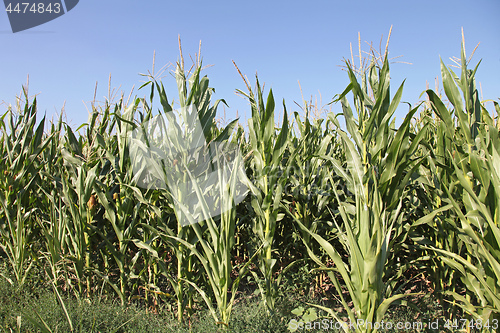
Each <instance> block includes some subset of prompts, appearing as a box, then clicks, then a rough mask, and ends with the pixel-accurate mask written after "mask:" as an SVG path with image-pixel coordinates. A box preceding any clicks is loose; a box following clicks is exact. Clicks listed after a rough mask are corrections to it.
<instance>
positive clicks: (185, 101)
mask: <svg viewBox="0 0 500 333" xmlns="http://www.w3.org/2000/svg"><path fill="white" fill-rule="evenodd" d="M368 60H369V61H370V62H369V64H368V65H367V66H365V67H364V68H357V67H355V66H354V64H353V63H352V62H351V61H346V72H347V75H348V79H349V84H348V86H347V87H346V88H345V90H344V91H343V92H341V93H340V94H338V95H336V96H335V97H334V100H333V102H332V103H333V106H338V105H340V106H341V110H342V112H341V113H339V114H335V113H334V112H329V113H328V114H327V115H326V116H325V117H323V118H318V117H312V116H311V115H312V114H313V112H314V111H315V110H314V109H315V105H313V104H311V103H306V102H305V103H304V105H303V107H302V111H304V112H303V114H300V113H299V112H293V113H288V112H287V106H286V105H285V102H284V101H283V105H282V107H281V106H279V105H277V104H276V103H275V97H274V95H273V92H272V90H269V91H267V92H266V91H265V90H264V88H263V86H262V85H261V84H260V82H259V79H258V78H256V79H255V84H254V88H252V82H251V80H248V79H247V78H246V76H244V75H243V74H241V73H240V75H241V76H242V79H243V82H242V83H243V85H244V89H241V90H239V89H238V90H237V92H238V93H239V94H240V95H241V96H243V97H244V98H246V99H247V100H248V102H249V106H250V109H251V115H252V116H251V118H250V119H249V121H248V124H247V126H242V125H240V124H239V123H238V121H237V120H234V121H232V122H230V123H229V124H227V125H226V126H221V125H220V123H218V122H217V118H216V117H217V110H218V107H219V106H220V105H221V103H222V104H224V103H225V101H224V100H213V98H212V94H213V93H214V89H213V88H212V87H210V85H209V79H208V77H206V76H202V74H201V71H202V65H201V61H197V62H196V63H195V64H194V65H193V67H192V68H191V69H190V70H186V69H185V68H184V60H183V59H182V53H181V59H180V60H179V61H178V63H177V65H176V69H175V71H174V76H175V80H176V83H177V87H178V92H177V93H176V95H175V100H176V103H177V104H175V103H173V102H172V101H173V99H174V98H173V97H170V96H167V92H166V91H165V88H164V86H163V84H162V82H161V81H159V80H156V79H155V78H154V77H153V76H149V77H148V80H149V81H148V82H147V83H145V84H144V85H143V86H142V87H141V89H142V90H141V91H146V96H147V97H144V98H135V99H133V100H132V101H131V102H129V103H127V102H126V101H125V100H124V99H123V98H121V99H120V100H119V101H117V102H112V101H107V102H105V103H104V104H103V105H93V108H92V110H91V113H90V115H89V119H88V122H87V123H86V124H83V125H81V126H80V127H79V128H77V129H75V128H71V127H70V126H69V125H68V124H66V123H65V122H64V121H63V117H62V115H61V117H60V118H59V119H58V120H56V121H52V122H49V121H47V119H45V118H42V119H40V116H39V114H38V113H37V100H36V98H34V99H31V100H30V98H29V95H28V92H27V91H26V90H25V91H24V96H21V98H20V99H19V103H18V105H15V106H11V107H9V109H8V111H7V112H6V113H5V114H3V115H2V117H1V119H0V127H1V139H0V158H1V163H0V205H1V206H0V263H1V264H2V265H3V266H4V267H5V268H6V269H5V270H3V271H2V272H3V273H2V276H1V277H0V278H2V279H6V280H7V281H8V282H9V283H10V284H11V285H13V286H14V287H16V288H23V286H24V285H25V283H26V279H27V277H28V276H29V274H30V271H31V270H33V269H34V268H35V267H36V268H37V269H40V270H41V271H43V272H44V274H45V275H44V276H40V279H42V280H43V281H46V283H48V284H49V285H51V286H53V288H54V290H55V292H56V293H57V295H59V294H60V293H65V294H69V295H72V296H74V297H76V298H78V299H86V298H89V297H91V296H93V295H101V296H105V297H109V298H115V299H119V301H120V303H121V304H122V305H123V306H125V305H127V304H129V303H130V302H133V301H134V302H135V301H140V302H142V303H143V304H146V305H147V306H149V307H151V308H155V307H159V306H160V305H161V306H162V307H163V308H168V309H170V310H169V311H171V312H172V313H173V314H174V315H175V317H176V318H177V320H178V321H180V322H183V321H187V320H190V318H191V317H192V316H194V315H195V314H196V313H197V311H199V310H200V309H208V310H209V312H210V314H211V316H212V317H213V320H214V321H215V322H216V323H217V324H218V325H219V326H220V328H221V330H228V329H230V328H231V311H232V308H233V305H234V304H235V302H236V300H237V299H238V298H239V297H244V296H242V295H243V294H244V292H242V291H241V290H242V289H246V290H247V289H248V288H253V290H255V291H256V294H258V297H259V298H260V302H261V303H262V305H263V306H265V308H266V309H267V311H268V312H269V313H270V314H273V312H274V310H275V305H276V302H277V301H279V299H280V297H282V296H283V292H282V291H281V286H282V284H283V279H284V278H286V277H287V275H288V274H289V273H290V272H292V271H294V270H296V269H297V267H299V266H301V265H303V264H304V263H305V262H309V263H311V265H312V266H311V267H314V269H312V270H311V271H310V272H309V274H310V276H311V279H312V285H313V287H315V288H319V289H321V288H322V287H324V286H325V285H329V286H331V288H330V289H327V290H326V291H325V290H323V291H321V292H322V293H323V294H324V295H325V296H326V297H327V298H328V299H329V300H330V301H331V303H325V304H331V305H330V306H327V305H325V304H311V306H313V307H316V308H318V311H323V313H325V315H326V316H328V317H329V318H332V319H333V320H335V321H338V322H340V323H345V322H346V318H347V320H348V321H350V322H352V323H356V322H364V324H362V325H356V326H354V327H346V326H343V327H344V330H345V331H346V332H348V331H355V332H376V331H377V328H376V327H373V325H368V323H376V322H381V321H382V320H383V319H384V316H385V314H386V312H387V310H388V309H389V307H390V306H391V305H397V304H406V303H405V302H409V301H410V300H409V299H410V298H413V299H418V296H419V295H421V294H422V293H424V292H429V293H430V292H432V293H433V294H435V295H436V297H437V298H438V300H439V302H440V304H441V305H442V306H443V308H444V309H445V316H446V318H448V319H450V320H451V321H452V320H453V319H455V318H456V315H457V313H462V314H463V316H464V318H467V320H468V323H472V325H473V326H470V327H469V331H484V332H497V331H498V324H499V323H498V321H499V320H500V282H499V281H500V137H499V130H500V120H499V119H500V118H499V115H500V106H499V104H498V103H497V102H493V104H494V108H495V110H494V111H495V112H496V115H492V114H491V113H490V112H489V111H488V110H487V109H486V106H485V102H483V101H481V100H480V99H479V93H478V90H477V87H476V81H475V74H476V70H477V68H478V67H477V66H475V67H473V69H470V64H469V61H470V60H468V59H467V57H466V54H465V46H464V43H463V44H462V54H461V60H460V62H459V64H460V66H458V67H457V68H458V70H457V69H454V70H455V71H454V70H452V69H451V68H450V67H447V66H446V65H445V64H444V63H443V62H442V61H441V82H442V87H443V90H444V94H441V93H442V92H440V91H435V90H431V89H428V90H426V91H425V94H424V95H423V96H425V101H423V102H421V103H420V104H418V105H412V106H409V109H408V112H407V114H406V116H405V118H404V119H403V120H402V122H401V125H399V126H396V125H395V117H394V114H395V112H396V109H397V108H398V107H399V106H400V105H401V104H402V103H401V97H402V93H403V89H404V83H398V89H397V90H396V92H395V93H392V94H391V83H390V72H389V60H388V58H387V52H386V54H385V55H384V56H383V57H379V58H377V57H375V56H373V58H372V59H368ZM236 69H237V67H236ZM237 70H238V72H239V69H237ZM21 101H22V102H21ZM157 101H159V105H156V103H157ZM188 107H194V108H191V110H195V111H196V114H195V118H196V120H199V123H200V124H201V129H202V133H203V136H204V138H205V141H206V143H207V144H215V143H217V144H220V145H222V144H230V145H232V146H233V147H237V148H238V150H239V152H240V153H241V155H235V156H232V157H235V159H236V160H237V161H235V163H240V164H241V165H242V168H234V169H233V170H232V172H231V173H230V175H229V176H228V179H227V182H226V183H225V184H226V185H227V186H226V187H225V188H222V186H220V192H221V193H222V192H224V191H229V192H230V193H233V192H234V190H235V186H236V184H237V182H241V183H242V184H245V186H246V187H247V188H248V191H247V195H246V197H245V198H244V199H243V200H242V201H241V202H239V203H237V204H236V203H234V204H231V202H227V200H223V199H221V201H220V202H218V203H217V204H219V205H222V206H223V209H221V212H220V213H219V214H218V215H213V214H212V215H211V214H209V211H208V210H209V209H210V208H211V207H210V205H211V204H210V203H209V202H206V200H205V199H204V197H203V195H202V191H203V189H202V188H201V187H200V186H197V185H196V182H194V184H195V185H194V189H193V190H192V191H191V192H192V193H191V192H190V193H187V194H186V193H185V192H182V191H181V189H182V186H183V184H185V182H186V181H189V179H192V178H189V177H192V174H191V171H192V170H193V169H192V168H191V167H190V166H189V165H191V164H190V163H191V162H192V161H190V160H189V159H190V158H193V156H191V157H189V156H188V157H186V156H178V157H176V158H175V159H173V158H172V159H171V160H168V161H167V160H165V161H164V163H163V167H167V166H168V167H169V168H171V170H174V169H175V170H177V171H175V172H177V173H175V177H172V178H175V179H174V180H176V181H172V182H169V186H164V187H161V186H160V187H147V186H139V183H138V177H137V175H136V173H134V163H136V161H135V160H134V158H133V157H134V155H133V153H134V151H133V149H132V145H131V139H130V133H131V132H133V131H134V130H140V129H141V128H144V126H145V124H146V123H148V122H151V121H152V119H153V118H154V117H155V116H156V115H166V116H168V115H169V114H170V113H172V112H173V110H175V109H186V108H188ZM280 110H281V111H282V112H281V113H280V114H282V115H283V117H282V119H281V118H280V119H279V120H278V122H279V124H280V126H278V125H277V120H276V117H275V111H278V112H279V111H280ZM278 112H276V114H278ZM173 141H175V140H173ZM173 144H177V145H178V144H180V143H179V142H173ZM238 156H239V157H238ZM223 157H224V156H222V155H219V154H217V155H216V156H213V157H212V158H214V159H216V160H218V161H219V159H221V158H223ZM227 158H228V159H229V156H227ZM219 162H220V161H219ZM153 164H154V163H153ZM158 166H159V167H158V168H159V169H161V163H159V164H158ZM182 168H184V171H187V172H182V171H183V170H182ZM172 172H173V171H172ZM231 191H233V192H231ZM229 192H228V193H229ZM224 193H225V192H224ZM189 196H194V197H195V198H197V199H199V200H200V206H199V214H198V215H199V218H198V220H196V221H194V220H193V221H192V220H189V223H183V222H182V221H183V219H186V218H188V217H189V216H191V215H190V214H191V213H192V211H191V210H190V209H191V208H190V207H188V206H187V204H183V203H185V202H186V201H187V200H190V199H189V198H188V197H189ZM223 197H224V196H221V198H223ZM417 281H424V282H425V283H427V285H428V289H427V291H422V290H420V291H418V290H416V289H415V288H414V287H415V285H416V284H417ZM298 288H299V287H298ZM297 292H299V291H298V290H297ZM333 303H337V305H336V306H334V305H332V304H333ZM338 305H340V308H341V310H339V307H338ZM63 306H64V305H63ZM474 325H475V326H474Z"/></svg>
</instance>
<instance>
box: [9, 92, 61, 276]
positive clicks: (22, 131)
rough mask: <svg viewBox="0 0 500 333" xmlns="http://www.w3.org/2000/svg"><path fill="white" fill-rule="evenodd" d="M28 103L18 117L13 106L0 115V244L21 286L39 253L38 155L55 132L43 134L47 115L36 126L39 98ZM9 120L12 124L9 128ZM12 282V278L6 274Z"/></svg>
mask: <svg viewBox="0 0 500 333" xmlns="http://www.w3.org/2000/svg"><path fill="white" fill-rule="evenodd" d="M24 95H25V98H26V103H25V106H24V109H23V110H20V107H18V108H19V111H20V113H19V114H18V115H17V117H15V116H14V112H13V111H12V109H11V108H9V110H8V111H7V112H6V113H5V114H4V115H3V116H2V117H1V120H0V126H1V131H2V138H1V142H0V143H1V149H2V151H1V159H2V160H1V163H0V164H1V167H0V170H1V173H2V181H1V185H0V186H1V198H0V208H1V210H0V248H1V249H2V250H3V252H4V253H5V255H6V256H7V258H8V263H9V265H10V266H11V268H12V272H13V273H14V278H15V280H16V283H17V285H18V286H22V285H23V283H24V281H25V279H26V276H27V274H28V273H29V271H30V269H31V267H32V265H33V259H34V258H36V253H34V252H32V250H31V248H32V246H33V242H34V239H35V238H36V228H35V227H34V226H35V225H36V222H35V217H34V213H35V211H36V205H35V202H36V199H37V198H36V195H34V194H35V193H36V184H37V182H38V181H39V180H40V174H39V170H40V168H41V165H42V163H40V161H39V155H40V154H41V152H42V151H43V150H44V149H45V147H46V146H47V145H48V144H49V143H50V141H51V139H52V136H46V137H44V135H43V129H44V124H45V118H43V119H42V120H41V121H40V123H39V124H38V127H36V128H35V126H36V108H37V104H36V99H34V100H33V103H31V104H30V103H29V101H28V94H27V91H26V90H24ZM6 122H7V123H8V125H9V127H8V128H7V126H6V125H7V124H6ZM7 279H8V280H9V281H10V282H11V283H12V280H11V279H10V278H8V277H7Z"/></svg>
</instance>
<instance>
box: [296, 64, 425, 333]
mask: <svg viewBox="0 0 500 333" xmlns="http://www.w3.org/2000/svg"><path fill="white" fill-rule="evenodd" d="M348 74H349V78H350V81H351V82H350V84H349V85H348V87H347V88H346V89H345V91H344V92H343V93H342V94H341V95H340V96H339V97H338V98H337V99H336V100H337V101H341V103H342V108H343V116H344V119H345V122H346V128H347V131H348V133H346V132H344V131H343V130H341V129H340V126H339V125H338V122H337V126H338V127H339V129H338V130H337V132H338V135H339V136H340V138H341V141H342V143H343V146H344V151H345V157H346V161H345V164H344V163H342V162H341V161H339V160H337V159H336V158H335V157H334V156H328V155H326V156H324V158H325V159H327V160H328V161H329V162H331V165H332V168H333V170H334V172H335V173H336V174H338V175H339V176H341V177H342V178H343V180H344V181H345V183H346V187H347V193H351V194H352V196H353V201H354V202H350V201H344V200H341V197H340V194H339V193H338V191H334V194H335V197H336V199H337V203H338V205H339V206H338V207H339V208H338V209H339V215H340V218H341V220H342V222H343V224H342V225H340V224H338V222H335V223H336V229H337V230H338V233H339V236H338V237H339V241H340V242H341V244H342V246H343V250H344V251H345V252H347V253H348V255H349V261H348V263H345V262H344V261H343V260H342V257H341V252H339V250H340V249H337V248H334V247H333V246H332V244H331V243H330V242H328V241H326V240H325V239H324V238H323V237H322V236H320V235H319V234H317V233H314V232H312V231H310V230H309V229H308V228H306V226H305V225H303V224H302V223H301V222H300V221H297V223H298V225H299V226H300V227H301V228H302V229H303V230H304V231H305V232H307V233H309V234H310V235H311V237H312V238H313V239H315V241H317V242H318V243H319V245H320V246H321V247H322V249H323V250H324V251H325V252H326V253H327V254H328V256H329V257H330V258H331V260H332V261H333V263H334V264H335V267H334V268H333V269H328V268H327V266H326V264H325V263H324V262H322V261H321V260H320V259H319V258H318V257H317V256H316V255H315V254H314V253H313V252H312V251H311V250H310V247H309V244H307V243H306V244H305V245H306V247H307V248H308V252H309V254H310V255H311V257H312V258H313V259H314V260H315V261H316V262H317V263H318V264H319V265H320V267H321V268H323V269H325V270H328V273H329V277H330V278H331V280H332V282H333V283H334V285H335V288H336V290H337V293H338V296H339V297H340V300H341V302H342V304H343V306H344V309H345V311H346V312H347V315H348V317H349V319H350V321H351V322H352V323H358V324H360V325H355V326H354V328H355V331H357V332H374V331H376V330H377V329H376V327H375V326H374V325H373V323H376V322H380V321H381V320H382V319H383V317H384V314H385V312H386V310H387V308H388V307H389V306H390V304H391V303H393V302H394V301H396V300H398V299H401V298H403V297H405V295H404V294H391V290H390V289H389V288H388V287H387V284H386V282H387V281H388V280H390V279H391V278H392V277H393V275H395V274H396V273H397V270H398V267H394V266H393V267H390V266H387V263H388V262H389V257H390V256H391V253H390V249H391V247H392V246H393V243H394V241H393V240H394V239H397V236H398V234H397V233H398V232H401V231H400V230H401V229H400V226H401V225H402V221H403V220H404V212H403V210H402V206H403V198H405V196H406V193H407V184H408V183H409V182H410V180H411V177H413V176H414V174H415V172H416V170H418V166H419V164H420V163H421V162H422V158H413V155H414V153H415V152H416V150H417V149H418V146H419V142H420V140H421V138H422V133H424V132H421V133H419V134H417V135H416V136H412V135H411V134H410V133H409V129H410V120H411V118H412V116H413V114H414V113H415V112H416V110H417V108H413V109H412V110H410V112H409V113H408V114H407V116H406V118H405V119H404V121H403V123H402V125H401V126H400V127H399V128H398V129H397V130H395V129H394V125H393V122H392V121H391V117H392V115H393V114H394V112H395V110H396V108H397V106H398V105H399V101H400V99H401V94H402V90H403V85H401V86H400V87H399V89H398V91H397V92H396V94H395V95H394V98H393V99H392V101H391V99H390V89H389V64H388V60H387V57H386V58H385V59H384V62H383V66H382V68H379V69H378V75H377V67H376V65H375V62H372V65H371V66H370V68H369V76H368V79H366V76H365V77H364V79H363V81H362V84H361V85H360V84H359V83H358V81H357V78H356V76H355V74H354V72H353V70H352V69H351V67H350V65H349V64H348ZM368 87H370V88H371V91H372V93H373V96H374V97H373V100H372V99H370V98H369V95H368ZM348 92H352V93H353V99H354V103H355V106H356V110H357V112H358V119H357V120H356V119H355V118H354V116H353V113H352V110H351V107H350V105H349V103H348V101H347V98H346V97H345V96H346V95H347V93H348ZM329 116H330V117H331V118H332V120H334V121H336V119H335V117H334V116H333V114H330V115H329ZM330 179H331V181H332V186H333V187H334V188H335V187H336V184H335V181H334V180H333V177H330ZM333 217H334V218H335V216H333ZM334 272H335V273H337V274H339V275H340V276H341V277H342V280H343V281H344V283H345V285H346V287H347V290H348V292H349V296H350V300H351V301H352V302H353V308H350V307H349V306H348V300H347V299H346V298H345V297H344V295H343V294H342V288H341V283H340V281H341V280H340V279H339V277H338V276H337V275H336V274H335V273H334ZM318 307H320V308H322V309H324V310H326V311H327V312H328V313H329V314H330V315H331V316H333V317H334V318H335V319H336V320H338V321H341V319H340V318H339V316H338V315H337V314H336V313H335V311H333V310H332V309H329V308H325V307H321V306H318ZM343 327H344V329H345V330H346V331H347V327H346V326H343Z"/></svg>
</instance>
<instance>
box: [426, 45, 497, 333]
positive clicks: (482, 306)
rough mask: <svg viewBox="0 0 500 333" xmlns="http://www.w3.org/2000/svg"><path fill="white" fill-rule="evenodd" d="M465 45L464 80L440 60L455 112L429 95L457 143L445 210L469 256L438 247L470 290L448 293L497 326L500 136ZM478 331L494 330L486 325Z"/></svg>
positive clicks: (446, 186)
mask: <svg viewBox="0 0 500 333" xmlns="http://www.w3.org/2000/svg"><path fill="white" fill-rule="evenodd" d="M464 44H465V43H464V42H463V41H462V51H461V60H460V70H461V74H460V77H458V76H457V75H456V74H455V73H454V72H453V70H451V69H448V68H447V67H446V66H445V65H444V63H443V62H442V61H441V73H442V79H443V86H444V90H445V93H446V96H447V97H448V100H449V101H450V103H451V104H452V106H453V113H452V112H451V111H449V110H448V109H447V108H446V106H445V105H444V103H443V102H442V101H441V99H440V98H439V97H438V96H437V95H436V94H435V93H434V92H433V91H432V90H428V91H427V95H428V96H429V100H430V102H431V106H432V109H433V110H434V112H435V113H436V114H437V116H438V117H439V118H440V119H441V121H442V122H443V123H444V124H445V127H446V131H444V136H445V138H446V140H448V141H450V142H452V144H451V145H450V146H449V149H448V150H447V151H446V152H445V154H447V156H448V158H449V160H450V162H451V164H452V165H451V166H450V167H451V170H452V171H453V182H451V183H446V182H444V181H443V182H442V184H441V185H442V187H443V191H444V192H445V194H446V197H445V199H444V202H445V203H447V205H445V206H444V207H443V209H442V210H445V209H446V208H448V209H452V211H453V212H454V214H456V216H457V217H458V219H457V221H451V222H450V223H451V227H452V228H453V229H454V230H455V231H456V233H457V235H458V237H459V239H460V240H461V241H462V242H463V244H464V246H465V247H466V249H467V250H466V252H465V253H464V254H462V253H456V252H452V251H449V250H448V249H445V248H443V247H439V246H438V245H439V244H437V245H435V246H434V247H433V249H434V250H435V251H437V252H438V253H440V254H442V255H443V257H442V260H443V261H444V262H445V263H446V264H447V265H449V266H450V267H452V268H453V269H454V270H456V271H457V272H459V273H460V276H461V277H462V281H463V283H464V284H465V286H466V288H467V289H468V291H469V294H468V295H466V297H463V296H462V295H460V294H459V293H457V292H455V291H453V290H449V291H448V292H447V293H448V294H450V295H451V296H453V297H454V298H455V300H456V301H457V302H459V304H460V305H461V307H462V308H463V309H464V310H465V311H466V312H468V313H469V314H470V315H472V316H473V318H474V319H475V320H476V323H477V322H478V321H477V320H482V322H483V323H488V322H490V320H493V321H497V322H498V320H499V319H500V308H499V306H500V298H499V297H498V295H499V291H500V284H499V283H498V281H499V278H500V257H499V256H498V253H499V249H500V228H499V222H500V209H499V207H500V194H499V193H498V189H499V188H500V173H499V167H498V166H499V165H500V138H499V131H498V128H497V126H496V125H495V122H494V120H493V119H492V117H491V116H490V115H489V113H488V111H487V110H486V109H485V108H484V106H483V105H482V104H481V102H480V100H479V94H478V91H477V89H476V85H475V78H474V76H475V73H476V71H477V68H478V65H479V64H478V65H477V66H476V67H475V68H474V70H469V69H467V58H466V56H465V45H464ZM460 90H461V91H462V95H463V98H462V96H460ZM497 111H498V108H497ZM455 124H457V125H455ZM425 218H427V217H425ZM474 298H475V300H474ZM478 328H480V329H481V328H482V329H483V330H485V331H490V328H489V327H487V326H482V327H478Z"/></svg>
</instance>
